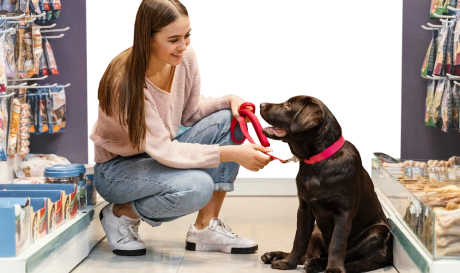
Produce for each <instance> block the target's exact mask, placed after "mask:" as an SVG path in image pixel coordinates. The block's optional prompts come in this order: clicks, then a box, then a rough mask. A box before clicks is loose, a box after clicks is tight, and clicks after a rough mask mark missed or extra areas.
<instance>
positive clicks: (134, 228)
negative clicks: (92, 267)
mask: <svg viewBox="0 0 460 273" xmlns="http://www.w3.org/2000/svg"><path fill="white" fill-rule="evenodd" d="M99 218H100V219H101V224H102V227H103V228H104V231H105V234H106V235H107V242H108V243H109V247H110V249H111V250H112V252H113V253H115V254H117V255H121V256H140V255H145V253H146V249H145V244H144V242H142V240H141V238H140V237H139V234H138V229H139V225H140V224H141V221H140V220H139V219H132V218H129V217H127V216H124V215H122V216H121V217H117V216H115V215H114V214H113V204H109V205H107V206H106V207H105V208H103V209H102V211H101V213H100V214H99Z"/></svg>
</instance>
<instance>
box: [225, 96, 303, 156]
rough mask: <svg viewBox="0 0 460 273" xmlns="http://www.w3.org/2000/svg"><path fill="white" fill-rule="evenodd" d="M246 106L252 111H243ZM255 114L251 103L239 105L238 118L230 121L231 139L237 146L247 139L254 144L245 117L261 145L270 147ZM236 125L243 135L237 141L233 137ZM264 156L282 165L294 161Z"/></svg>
mask: <svg viewBox="0 0 460 273" xmlns="http://www.w3.org/2000/svg"><path fill="white" fill-rule="evenodd" d="M247 106H250V107H252V110H248V109H245V108H246V107H247ZM255 112H256V107H255V106H254V104H253V103H250V102H245V103H243V104H241V106H240V109H239V110H238V114H239V115H240V116H239V117H238V119H236V118H234V119H233V120H232V125H231V133H232V139H233V141H235V142H236V143H238V144H241V143H243V142H244V141H245V140H246V139H248V140H249V142H251V143H252V144H256V143H255V142H254V140H253V139H252V137H251V136H250V135H249V131H248V126H247V124H246V122H245V121H244V120H245V117H247V118H249V120H250V121H251V123H252V126H254V130H255V131H256V134H257V137H258V138H259V140H260V143H261V145H262V146H264V147H270V142H268V139H267V137H266V136H265V135H264V134H263V133H262V125H260V122H259V120H258V119H257V117H256V115H255ZM237 123H239V124H240V128H241V131H242V132H243V135H244V137H243V139H242V140H237V139H236V138H235V136H234V130H235V126H236V124H237ZM263 153H264V152H263ZM264 154H266V155H268V156H269V157H271V158H273V159H277V160H279V161H280V162H281V163H283V164H284V163H288V162H290V161H294V159H292V158H291V159H288V160H283V159H281V158H278V157H276V156H273V155H271V154H268V153H264Z"/></svg>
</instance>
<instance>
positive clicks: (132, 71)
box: [98, 0, 188, 151]
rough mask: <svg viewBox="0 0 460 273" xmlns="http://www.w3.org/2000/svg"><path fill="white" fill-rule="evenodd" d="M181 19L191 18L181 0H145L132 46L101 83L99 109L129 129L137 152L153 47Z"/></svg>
mask: <svg viewBox="0 0 460 273" xmlns="http://www.w3.org/2000/svg"><path fill="white" fill-rule="evenodd" d="M180 16H188V12H187V9H186V8H185V7H184V5H182V4H181V3H180V2H179V1H178V0H143V1H142V3H141V5H140V6H139V10H138V12H137V16H136V23H135V25H134V44H133V47H132V48H129V49H127V50H125V51H124V52H122V53H121V54H120V55H118V56H117V57H116V58H115V59H113V60H112V62H111V63H110V64H109V66H108V67H107V69H106V71H105V73H104V76H102V79H101V81H100V83H99V90H98V99H99V106H100V107H101V109H102V111H103V112H104V113H105V114H106V115H107V116H110V117H114V118H117V120H118V121H119V123H120V125H121V126H122V127H124V128H126V127H127V129H128V135H129V141H130V143H131V147H132V148H134V149H137V150H138V151H141V150H142V148H143V143H144V142H145V134H146V130H147V128H146V122H145V109H144V88H147V86H146V83H145V75H146V73H147V66H148V64H149V59H150V55H151V53H152V52H151V44H152V41H153V39H154V37H155V33H158V32H159V31H160V30H161V29H162V28H163V27H165V26H167V25H169V24H171V23H172V22H174V21H175V20H176V19H177V18H179V17H180Z"/></svg>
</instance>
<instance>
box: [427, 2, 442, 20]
mask: <svg viewBox="0 0 460 273" xmlns="http://www.w3.org/2000/svg"><path fill="white" fill-rule="evenodd" d="M443 4H444V3H443V0H431V7H430V18H436V17H435V16H434V14H437V15H442V12H443Z"/></svg>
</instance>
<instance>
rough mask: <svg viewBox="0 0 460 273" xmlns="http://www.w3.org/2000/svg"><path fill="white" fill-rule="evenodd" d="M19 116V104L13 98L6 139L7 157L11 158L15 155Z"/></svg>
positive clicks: (16, 99)
mask: <svg viewBox="0 0 460 273" xmlns="http://www.w3.org/2000/svg"><path fill="white" fill-rule="evenodd" d="M20 116H21V104H20V102H19V99H18V98H17V97H14V98H13V102H12V105H11V123H10V130H9V132H10V133H9V139H8V156H9V157H13V156H14V155H15V154H16V147H17V146H16V144H17V141H18V135H19V120H20Z"/></svg>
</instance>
